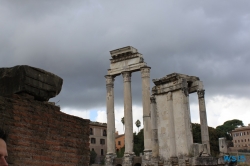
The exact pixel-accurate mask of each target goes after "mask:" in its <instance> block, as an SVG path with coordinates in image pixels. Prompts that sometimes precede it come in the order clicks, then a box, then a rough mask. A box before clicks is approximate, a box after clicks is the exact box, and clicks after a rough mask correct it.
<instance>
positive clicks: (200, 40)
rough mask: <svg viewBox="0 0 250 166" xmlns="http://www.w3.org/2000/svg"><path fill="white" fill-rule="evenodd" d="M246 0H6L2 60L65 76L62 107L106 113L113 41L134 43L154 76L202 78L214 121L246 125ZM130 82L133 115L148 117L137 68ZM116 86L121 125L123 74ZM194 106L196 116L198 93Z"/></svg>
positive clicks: (87, 114)
mask: <svg viewBox="0 0 250 166" xmlns="http://www.w3.org/2000/svg"><path fill="white" fill-rule="evenodd" d="M249 9H250V1H249V0H240V1H234V0H204V1H201V0H189V1H186V0H176V1H170V0H154V1H152V0H137V1H132V0H126V1H113V0H105V1H104V0H73V1H69V0H43V1H41V0H22V1H17V0H0V27H1V28H0V67H1V68H5V67H13V66H16V65H29V66H33V67H37V68H41V69H44V70H46V71H49V72H52V73H54V74H56V75H58V76H60V77H61V78H63V86H62V90H61V92H60V94H59V95H58V96H56V97H55V98H52V99H50V101H51V102H55V103H56V105H59V106H60V107H61V111H62V112H65V113H68V114H71V115H75V116H79V117H82V118H84V119H90V120H92V121H98V122H106V121H107V118H106V82H105V78H104V76H105V75H106V74H107V69H109V65H110V59H111V56H110V53H109V51H111V50H114V49H118V48H121V47H125V46H133V47H135V48H137V49H138V51H139V52H140V53H141V54H143V57H144V60H145V62H147V64H148V66H150V67H151V73H150V75H151V76H150V77H151V78H150V79H151V80H152V79H156V78H161V77H164V76H166V75H168V74H171V73H173V72H177V73H182V74H187V75H192V76H197V77H199V78H200V80H201V81H203V84H204V87H205V93H206V94H205V100H206V110H207V119H208V125H209V126H211V127H216V126H218V125H222V124H223V123H224V122H225V121H227V120H232V119H240V120H242V121H243V123H244V124H245V125H248V124H249V123H250V118H249V117H250V95H249V94H250V72H249V71H250V65H249V64H250V10H249ZM131 84H132V102H133V121H134V122H135V121H136V120H137V119H139V120H140V121H141V122H142V90H141V88H142V87H141V75H140V72H136V73H132V82H131ZM152 87H153V82H152V81H151V88H152ZM114 91H115V122H116V129H117V130H118V131H119V133H123V125H122V123H121V118H122V117H123V115H124V104H123V80H122V76H117V77H116V78H115V84H114ZM190 110H191V121H192V122H193V123H199V108H198V97H197V94H191V95H190ZM142 127H143V126H141V128H142ZM137 130H138V129H137V128H136V126H135V125H134V131H137Z"/></svg>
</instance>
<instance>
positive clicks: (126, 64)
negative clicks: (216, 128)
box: [105, 46, 217, 166]
mask: <svg viewBox="0 0 250 166" xmlns="http://www.w3.org/2000/svg"><path fill="white" fill-rule="evenodd" d="M110 54H111V57H112V59H111V60H110V61H111V64H110V69H109V70H108V74H107V75H106V76H105V78H106V87H107V96H106V98H107V133H108V135H107V136H108V137H107V142H108V144H107V148H108V150H107V155H106V166H113V165H114V161H115V158H116V153H115V144H114V142H115V114H114V78H115V77H116V76H118V75H120V74H122V76H123V81H124V119H125V153H124V157H123V163H122V165H123V166H132V165H133V164H132V163H133V158H134V152H133V116H132V98H131V73H132V72H136V71H141V76H142V98H143V124H144V155H143V156H142V165H143V166H161V165H162V166H163V165H164V166H170V165H183V166H184V165H217V160H216V159H215V158H214V157H211V155H210V143H209V134H208V125H207V115H206V106H205V99H204V96H205V90H204V87H203V83H202V81H200V79H199V78H198V77H195V76H188V75H184V74H179V73H172V74H169V75H167V76H165V77H163V78H160V79H153V82H154V84H155V86H154V87H153V88H152V95H151V97H150V69H151V68H150V67H148V66H147V64H146V63H145V62H144V60H143V57H142V55H141V54H140V53H138V51H137V49H135V48H133V47H131V46H128V47H123V48H120V49H116V50H113V51H110ZM195 92H196V93H197V95H198V100H199V113H200V123H201V137H202V144H198V143H193V136H192V126H191V116H190V106H189V94H190V93H195Z"/></svg>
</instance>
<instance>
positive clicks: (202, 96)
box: [197, 89, 205, 99]
mask: <svg viewBox="0 0 250 166" xmlns="http://www.w3.org/2000/svg"><path fill="white" fill-rule="evenodd" d="M197 94H198V98H199V99H200V98H204V97H205V90H204V89H200V90H197Z"/></svg>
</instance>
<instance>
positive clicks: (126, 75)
mask: <svg viewBox="0 0 250 166" xmlns="http://www.w3.org/2000/svg"><path fill="white" fill-rule="evenodd" d="M122 76H123V82H124V92H123V93H124V122H125V153H127V154H132V153H133V144H134V141H133V114H132V94H131V73H130V72H127V71H125V72H122Z"/></svg>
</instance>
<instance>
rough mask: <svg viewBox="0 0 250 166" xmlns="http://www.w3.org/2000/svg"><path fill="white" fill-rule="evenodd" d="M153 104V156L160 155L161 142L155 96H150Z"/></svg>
mask: <svg viewBox="0 0 250 166" xmlns="http://www.w3.org/2000/svg"><path fill="white" fill-rule="evenodd" d="M150 105H151V127H152V157H154V158H157V157H158V156H159V143H158V127H157V108H156V102H155V97H154V96H151V97H150Z"/></svg>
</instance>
